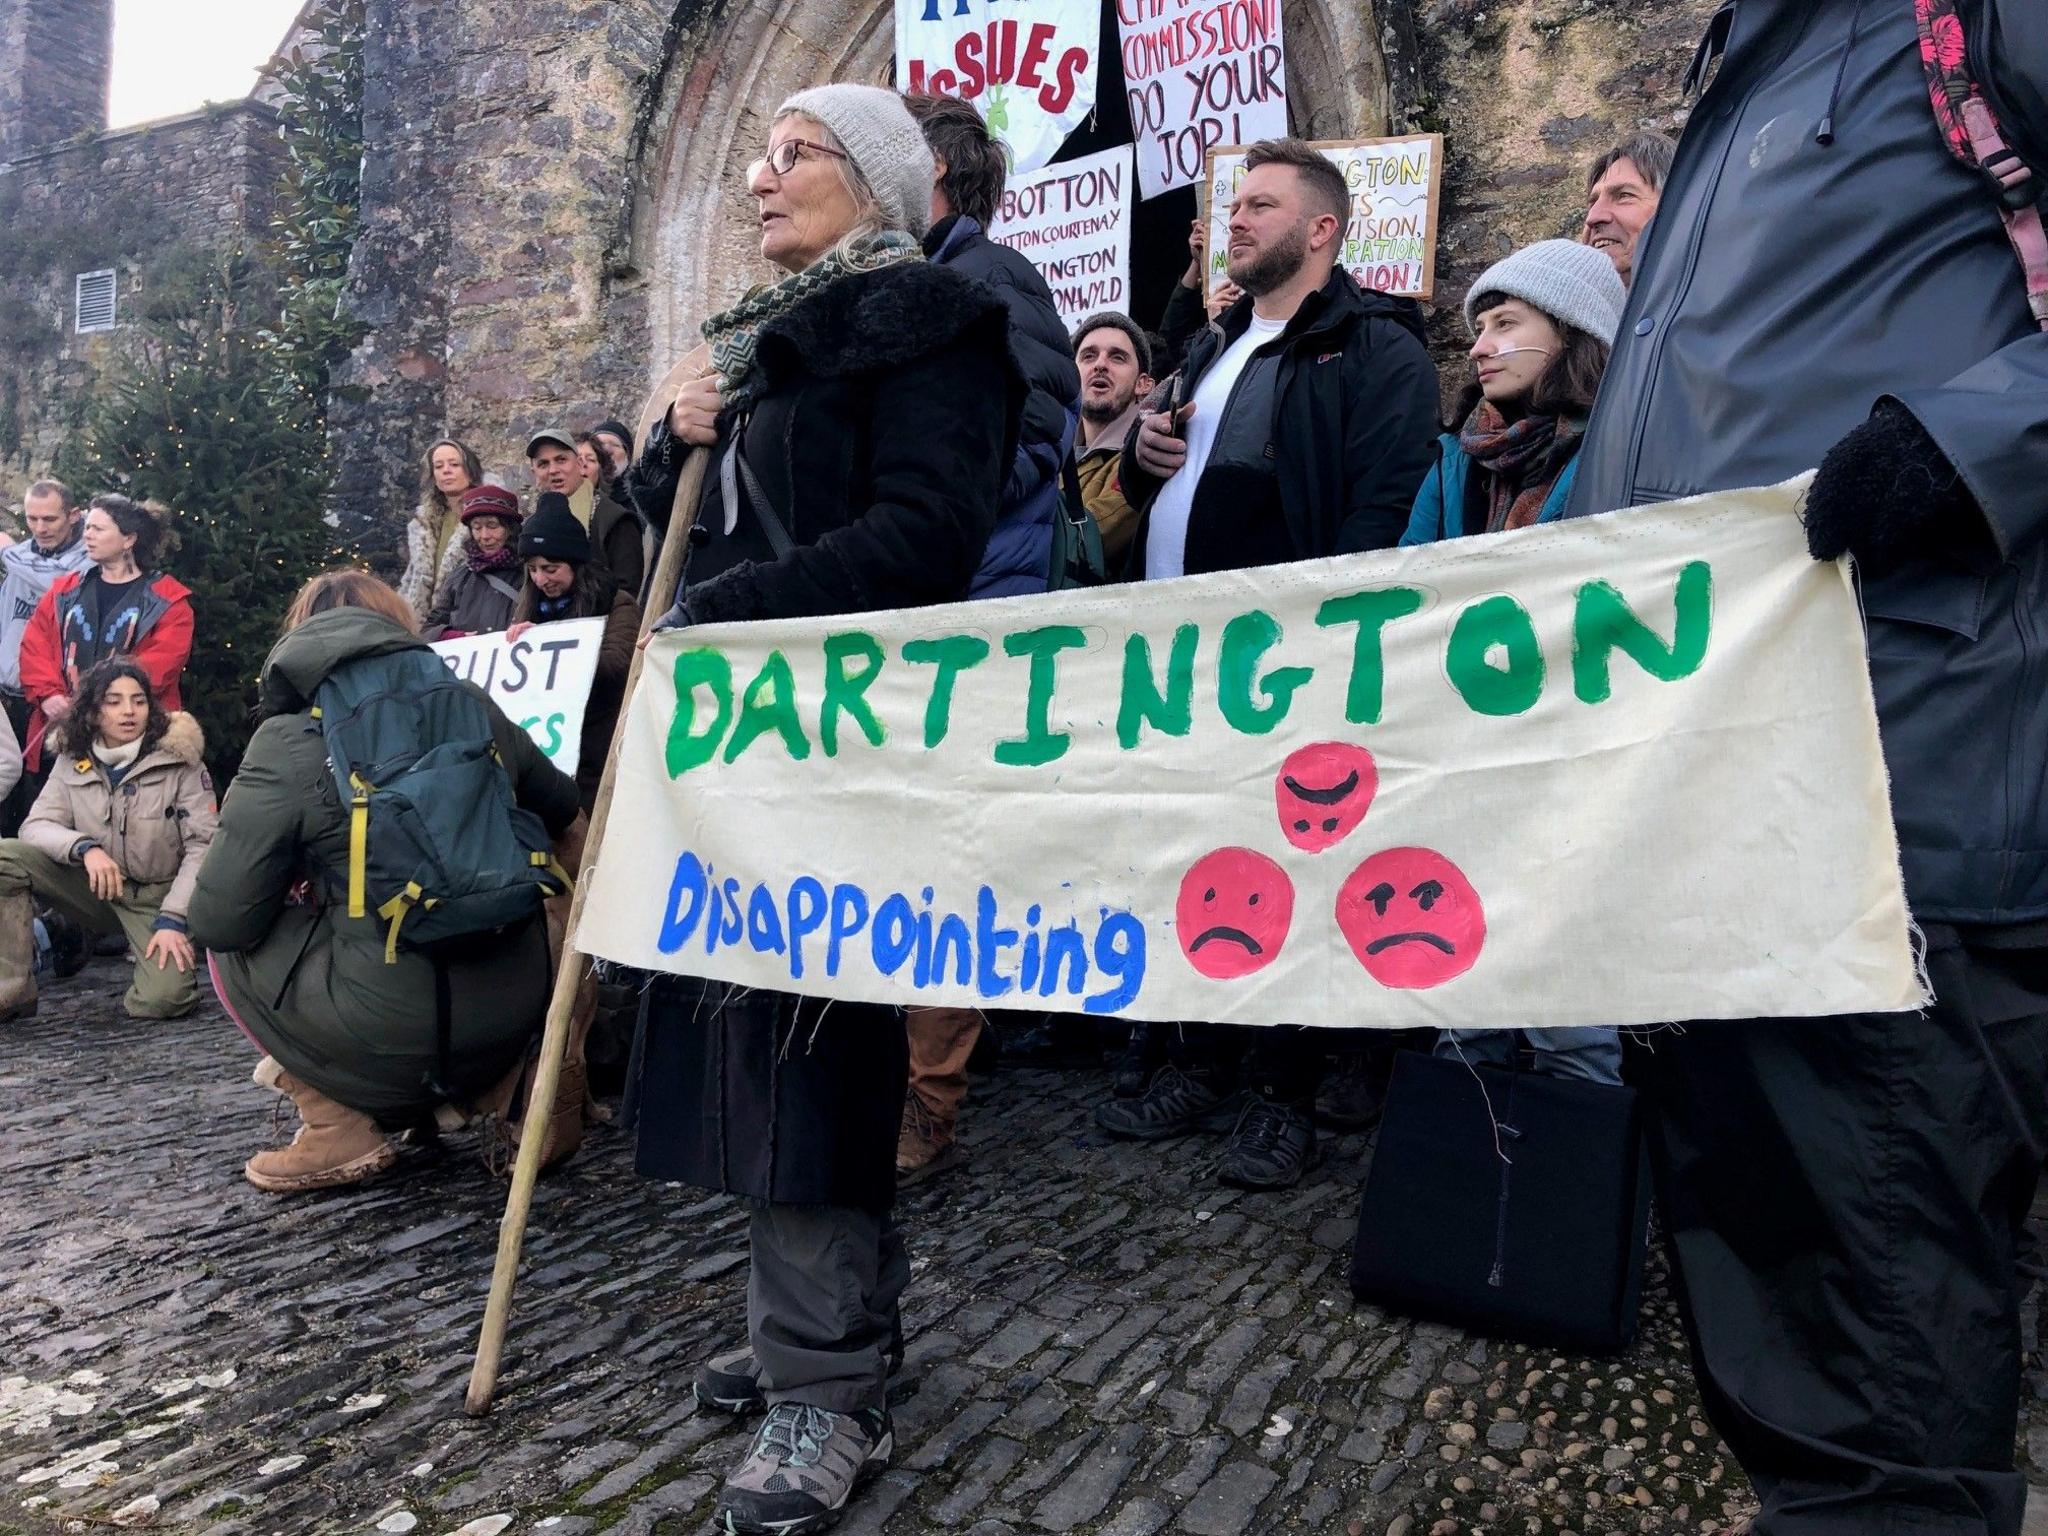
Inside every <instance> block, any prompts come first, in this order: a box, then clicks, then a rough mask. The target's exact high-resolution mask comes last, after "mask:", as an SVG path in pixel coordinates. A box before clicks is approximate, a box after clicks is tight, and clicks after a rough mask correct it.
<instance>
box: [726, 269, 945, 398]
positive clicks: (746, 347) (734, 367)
mask: <svg viewBox="0 0 2048 1536" xmlns="http://www.w3.org/2000/svg"><path fill="white" fill-rule="evenodd" d="M922 260H924V248H923V247H922V246H920V245H919V244H918V243H917V242H916V241H915V240H913V239H911V237H910V236H909V235H907V234H905V233H903V232H902V231H901V230H895V229H891V230H884V231H883V232H882V233H881V234H878V235H863V236H861V237H860V238H859V239H857V240H854V241H852V242H850V243H849V245H848V246H847V247H846V249H844V250H840V249H839V248H837V247H835V248H834V249H832V250H830V251H827V252H826V253H825V254H824V255H823V256H820V257H819V258H818V259H817V260H816V261H814V262H812V263H811V264H810V265H809V266H808V267H805V268H804V269H803V271H801V272H792V273H790V274H789V275H788V276H787V277H784V278H781V279H779V280H778V281H776V282H773V283H766V284H763V285H762V286H761V287H759V288H755V289H752V290H751V291H750V292H748V294H747V296H746V297H745V298H743V299H741V300H740V301H739V303H737V304H735V305H733V306H732V308H730V309H726V310H721V311H720V312H719V313H717V314H715V315H713V316H712V317H711V318H710V319H709V320H706V321H705V322H704V339H705V340H706V341H707V342H709V343H710V344H711V362H712V366H713V367H715V368H717V370H718V372H719V373H720V374H721V375H722V376H723V377H724V379H725V388H724V391H723V393H724V396H725V403H726V405H727V406H729V407H731V408H733V409H735V410H741V411H744V410H749V409H751V408H752V406H753V404H754V398H755V395H756V393H757V392H758V390H759V387H760V382H761V381H760V379H759V377H758V376H757V375H756V374H755V373H754V348H755V346H756V345H758V344H759V342H760V339H761V327H762V326H764V325H766V324H767V323H768V322H769V321H770V320H773V319H774V318H775V317H776V316H778V315H783V314H787V313H788V312H789V311H790V310H792V309H794V308H795V307H796V306H797V305H798V304H800V303H801V302H803V300H805V299H807V298H809V297H810V296H811V295H812V294H814V293H817V292H819V291H820V290H822V289H823V288H825V287H826V286H828V285H829V284H832V283H836V282H838V281H839V279H841V278H842V277H851V276H853V275H854V274H855V273H857V272H873V271H876V270H877V269H879V268H882V267H889V266H894V265H895V264H896V263H897V262H899V261H922Z"/></svg>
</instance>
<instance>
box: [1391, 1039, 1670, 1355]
mask: <svg viewBox="0 0 2048 1536" xmlns="http://www.w3.org/2000/svg"><path fill="white" fill-rule="evenodd" d="M1496 1148H1498V1150H1496ZM1649 1205H1650V1179H1649V1168H1648V1164H1647V1161H1646V1158H1645V1155H1644V1150H1643V1125H1642V1110H1641V1107H1640V1105H1639V1103H1638V1101H1637V1098H1636V1093H1635V1090H1634V1089H1632V1088H1623V1087H1616V1086H1609V1085H1606V1084H1600V1083H1588V1082H1583V1081H1580V1080H1577V1079H1572V1078H1560V1077H1549V1076H1543V1075H1539V1074H1537V1073H1533V1072H1518V1071H1510V1070H1508V1069H1506V1068H1502V1067H1495V1066H1480V1067H1477V1068H1473V1067H1470V1066H1467V1065H1466V1064H1465V1063H1463V1062H1459V1061H1448V1060H1439V1059H1437V1058H1435V1057H1432V1056H1427V1055H1423V1054H1421V1053H1419V1052H1415V1051H1403V1052H1402V1053H1401V1054H1400V1056H1399V1057H1397V1058H1396V1060H1395V1065H1394V1080H1393V1085H1392V1086H1391V1087H1390V1088H1389V1089H1388V1091H1387V1110H1386V1118H1385V1119H1384V1120H1383V1121H1382V1122H1381V1124H1380V1133H1379V1144H1378V1146H1377V1147H1376V1148H1375V1150H1374V1152H1373V1158H1372V1170H1371V1172H1370V1173H1369V1174H1368V1175H1367V1177H1366V1182H1365V1195H1364V1198H1363V1199H1362V1200H1361V1201H1360V1203H1359V1209H1358V1236H1357V1239H1356V1241H1355V1242H1354V1243H1353V1245H1352V1250H1351V1289H1352V1292H1353V1293H1354V1294H1355V1295H1356V1296H1358V1298H1359V1299H1360V1300H1362V1301H1369V1302H1373V1303H1375V1304H1377V1305H1380V1306H1384V1307H1388V1308H1391V1309H1392V1310H1394V1311H1397V1312H1401V1313H1405V1314H1407V1315H1409V1316H1412V1317H1420V1318H1427V1319H1430V1320H1432V1321H1436V1322H1445V1323H1454V1324H1456V1325H1458V1326H1459V1327H1461V1328H1467V1329H1470V1330H1472V1331H1474V1332H1476V1333H1482V1334H1488V1335H1492V1336H1495V1337H1500V1338H1510V1339H1520V1340H1522V1341H1524V1342H1527V1343H1531V1344H1539V1345H1547V1346H1551V1347H1553V1348H1561V1349H1572V1350H1582V1351H1585V1352H1587V1353H1590V1354H1600V1355H1613V1354H1620V1353H1622V1352H1623V1351H1625V1350H1626V1349H1627V1348H1628V1347H1629V1345H1630V1344H1631V1343H1632V1342H1633V1341H1634V1339H1635V1333H1636V1310H1637V1302H1638V1300H1639V1298H1640V1296H1641V1292H1642V1281H1643V1250H1644V1247H1645V1241H1646V1237H1647V1231H1648V1223H1649Z"/></svg>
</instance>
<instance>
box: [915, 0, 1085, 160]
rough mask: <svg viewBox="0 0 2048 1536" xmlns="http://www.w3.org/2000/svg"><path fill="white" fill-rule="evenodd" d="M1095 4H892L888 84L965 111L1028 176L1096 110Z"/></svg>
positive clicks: (951, 0)
mask: <svg viewBox="0 0 2048 1536" xmlns="http://www.w3.org/2000/svg"><path fill="white" fill-rule="evenodd" d="M1101 36H1102V13H1101V11H1100V10H1098V9H1097V7H1096V5H1095V0H1001V3H998V0H896V78H897V80H898V81H899V82H903V84H902V87H901V88H902V89H904V90H909V91H935V92H937V93H938V94H940V95H942V96H958V97H960V98H962V99H963V100H966V101H971V102H973V103H974V105H975V107H976V109H977V110H979V111H980V113H981V115H982V119H983V120H984V121H985V122H986V123H987V124H988V126H989V130H990V132H992V133H994V134H995V135H996V136H997V137H998V138H1000V139H1002V141H1003V142H1004V143H1006V144H1008V145H1009V146H1010V157H1011V158H1010V168H1011V170H1012V171H1013V172H1023V171H1035V170H1037V169H1038V168H1039V167H1040V166H1042V165H1044V164H1045V163H1046V162H1047V161H1049V160H1050V159H1052V157H1053V156H1054V155H1055V154H1057V153H1058V152H1059V147H1060V145H1061V144H1062V143H1064V142H1065V141H1066V137H1067V135H1068V134H1069V133H1071V132H1073V130H1074V128H1075V126H1076V125H1077V124H1079V123H1080V121H1081V120H1082V119H1083V118H1085V117H1086V116H1087V115H1088V114H1089V113H1090V112H1092V111H1093V110H1094V109H1095V61H1096V49H1097V46H1098V44H1099V42H1100V40H1101Z"/></svg>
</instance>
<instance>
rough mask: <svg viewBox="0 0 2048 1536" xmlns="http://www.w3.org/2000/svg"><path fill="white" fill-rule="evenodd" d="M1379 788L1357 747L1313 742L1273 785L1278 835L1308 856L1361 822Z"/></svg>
mask: <svg viewBox="0 0 2048 1536" xmlns="http://www.w3.org/2000/svg"><path fill="white" fill-rule="evenodd" d="M1379 787H1380V774H1379V769H1378V768H1376V767H1374V766H1373V760H1372V754H1371V753H1370V752H1368V751H1366V750H1365V748H1363V747H1354V746H1352V745H1351V744H1350V743H1349V742H1345V741H1318V742H1315V743H1313V744H1312V745H1310V746H1306V747H1302V748H1299V749H1298V750H1296V751H1294V752H1292V753H1290V754H1288V758H1287V761H1286V762H1284V763H1282V764H1281V765H1280V777H1279V778H1277V779H1275V780H1274V781H1273V800H1274V802H1275V804H1277V805H1278V806H1279V808H1280V831H1281V834H1282V835H1283V836H1284V837H1285V838H1286V839H1287V841H1288V842H1290V843H1292V844H1294V846H1295V847H1297V848H1301V849H1305V850H1307V851H1308V852H1310V853H1321V852H1322V851H1323V850H1324V849H1325V848H1332V847H1335V846H1336V845H1337V844H1338V843H1340V842H1342V841H1343V840H1344V839H1345V838H1347V837H1349V836H1350V835H1351V831H1352V829H1353V828H1354V827H1356V826H1357V825H1358V824H1359V822H1361V821H1363V820H1364V819H1365V812H1366V809H1367V807H1369V806H1370V805H1371V804H1372V797H1373V793H1374V792H1375V791H1376V790H1377V789H1378V788H1379Z"/></svg>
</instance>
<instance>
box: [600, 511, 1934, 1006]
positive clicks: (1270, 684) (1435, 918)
mask: <svg viewBox="0 0 2048 1536" xmlns="http://www.w3.org/2000/svg"><path fill="white" fill-rule="evenodd" d="M1800 488H1801V487H1800V486H1799V485H1798V484H1797V483H1794V484H1792V485H1787V486H1780V487H1776V488H1773V489H1768V490H1758V491H1744V492H1736V493H1730V494H1726V495H1720V496H1713V497H1704V498H1700V499H1697V500H1694V501H1688V502H1678V503H1672V504H1669V505H1666V506H1662V507H1655V508H1644V509H1638V510H1633V511H1628V512H1621V513H1615V514H1611V515H1609V516H1606V517H1600V518H1589V519H1585V520H1582V521H1574V522H1570V523H1562V524H1555V525H1549V526H1540V527H1532V528H1527V529H1519V530H1515V531H1512V532H1508V533H1502V534H1495V535H1490V536H1486V537H1480V538H1469V539H1458V540H1452V541H1450V542H1448V543H1444V544H1437V545H1430V546H1424V547H1418V548H1413V549H1400V550H1387V551H1381V552H1377V553H1373V554H1364V555H1354V556H1347V557H1343V558H1339V559H1331V560H1321V561H1313V562H1306V563H1303V564H1298V565H1283V566H1271V567H1265V568H1261V569H1255V570H1247V571H1238V572H1227V573H1223V574H1217V575H1208V576H1197V577H1190V578H1186V579H1183V580H1178V581H1165V582H1157V583H1148V584H1144V585H1136V586H1120V587H1105V588H1095V589H1091V590H1086V591H1079V592H1060V593H1050V594H1046V595H1044V596H1035V597H1021V598H1011V599H1006V600H999V601H991V602H980V603H963V604H954V605H949V606H945V607H939V608H930V609H924V610H918V611H910V612H894V613H878V614H863V615H850V616H843V617H837V618H828V619H818V620H804V621H786V622H773V623H761V624H750V625H720V626H707V627H703V628H697V629H688V630H683V631H679V632H676V633H671V634H666V635H662V636H659V637H657V639H656V640H655V642H654V645H653V647H652V648H651V650H650V652H649V657H648V665H647V668H646V670H645V672H644V674H643V678H642V682H641V687H640V690H639V693H638V695H637V696H636V697H635V699H634V701H633V705H632V709H631V715H630V720H629V723H628V727H627V730H626V734H625V740H624V744H623V747H622V755H621V759H620V762H619V765H618V791H617V792H618V798H617V800H616V802H615V803H614V805H613V808H612V822H611V826H610V829H609V830H608V832H607V835H606V839H605V846H604V848H603V849H602V850H601V851H600V854H599V857H598V859H597V862H596V865H595V868H594V870H593V869H591V868H590V867H589V866H586V869H585V875H584V878H585V880H586V881H587V882H592V883H591V885H590V888H589V890H588V891H587V893H586V900H587V903H588V905H587V908H586V911H585V921H584V923H583V926H582V930H581V932H580V933H579V935H578V937H577V942H578V944H579V945H580V946H581V947H582V948H584V949H586V950H588V951H590V952H592V953H595V954H598V955H602V956H605V957H606V958H608V959H612V960H617V961H622V962H624V963H627V964H630V965H636V966H644V967H647V968H649V969H654V970H667V971H678V972H686V973H690V974H694V975H700V976H709V977H716V978H723V979H726V980H730V981H734V982H740V983H744V984H746V985H750V986H759V987H770V988H778V989H782V990H785V991H795V992H803V993H814V994H818V995H822V996H828V997H839V998H855V999H868V1000H873V1001H887V1002H898V1003H934V1004H958V1005H976V1006H979V1005H997V1006H1006V1007H1007V1006H1028V1007H1033V1008H1052V1009H1058V1010H1063V1011H1068V1012H1081V1013H1091V1014H1117V1015H1121V1016H1124V1017H1128V1018H1138V1019H1166V1020H1172V1019H1208V1020H1219V1021H1232V1022H1238V1023H1249V1024H1275V1023H1299V1024H1315V1025H1326V1026H1342V1025H1351V1026H1378V1027H1397V1026H1413V1025H1431V1026H1439V1027H1441V1026H1446V1025H1466V1026H1480V1025H1501V1026H1532V1025H1552V1026H1554V1025H1573V1024H1638V1023H1650V1022H1657V1021H1663V1020H1687V1019H1721V1018H1737V1019H1739V1018H1748V1017H1753V1016H1764V1015H1770V1016H1776V1015H1822V1014H1834V1013H1846V1012H1859V1011H1865V1010H1894V1009H1906V1008H1911V1007H1915V1006H1918V1005H1919V1004H1920V1003H1921V1002H1922V1001H1923V1000H1924V999H1923V993H1922V989H1921V987H1920V984H1919V983H1918V981H1917V980H1916V979H1915V975H1914V966H1913V957H1912V953H1911V950H1910V947H1909V944H1908V940H1907V917H1906V906H1905V900H1904V896H1903V893H1902V890H1901V885H1900V877H1899V855H1898V847H1897V842H1896V838H1895V835H1894V833H1893V829H1892V823H1891V816H1890V808H1889V804H1888V799H1887V790H1886V780H1885V773H1884V764H1883V760H1882V758H1881V756H1880V754H1879V750H1878V736H1877V719H1876V712H1875V709H1874V707H1873V705H1872V702H1871V692H1870V681H1869V674H1868V671H1867V669H1866V666H1865V661H1864V652H1863V633H1862V627H1861V622H1860V620H1859V617H1858V614H1857V608H1856V601H1855V597H1854V594H1853V592H1852V589H1851V586H1850V580H1849V577H1848V575H1847V573H1846V571H1845V570H1844V569H1843V568H1841V567H1840V566H1837V565H1819V564H1816V563H1815V562H1814V561H1812V560H1811V559H1809V558H1808V557H1807V553H1806V543H1805V538H1804V535H1803V532H1802V529H1801V526H1800V523H1799V521H1798V519H1797V517H1796V516H1795V515H1794V508H1795V505H1796V501H1797V496H1798V493H1799V490H1800ZM828 1027H829V1022H828Z"/></svg>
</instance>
